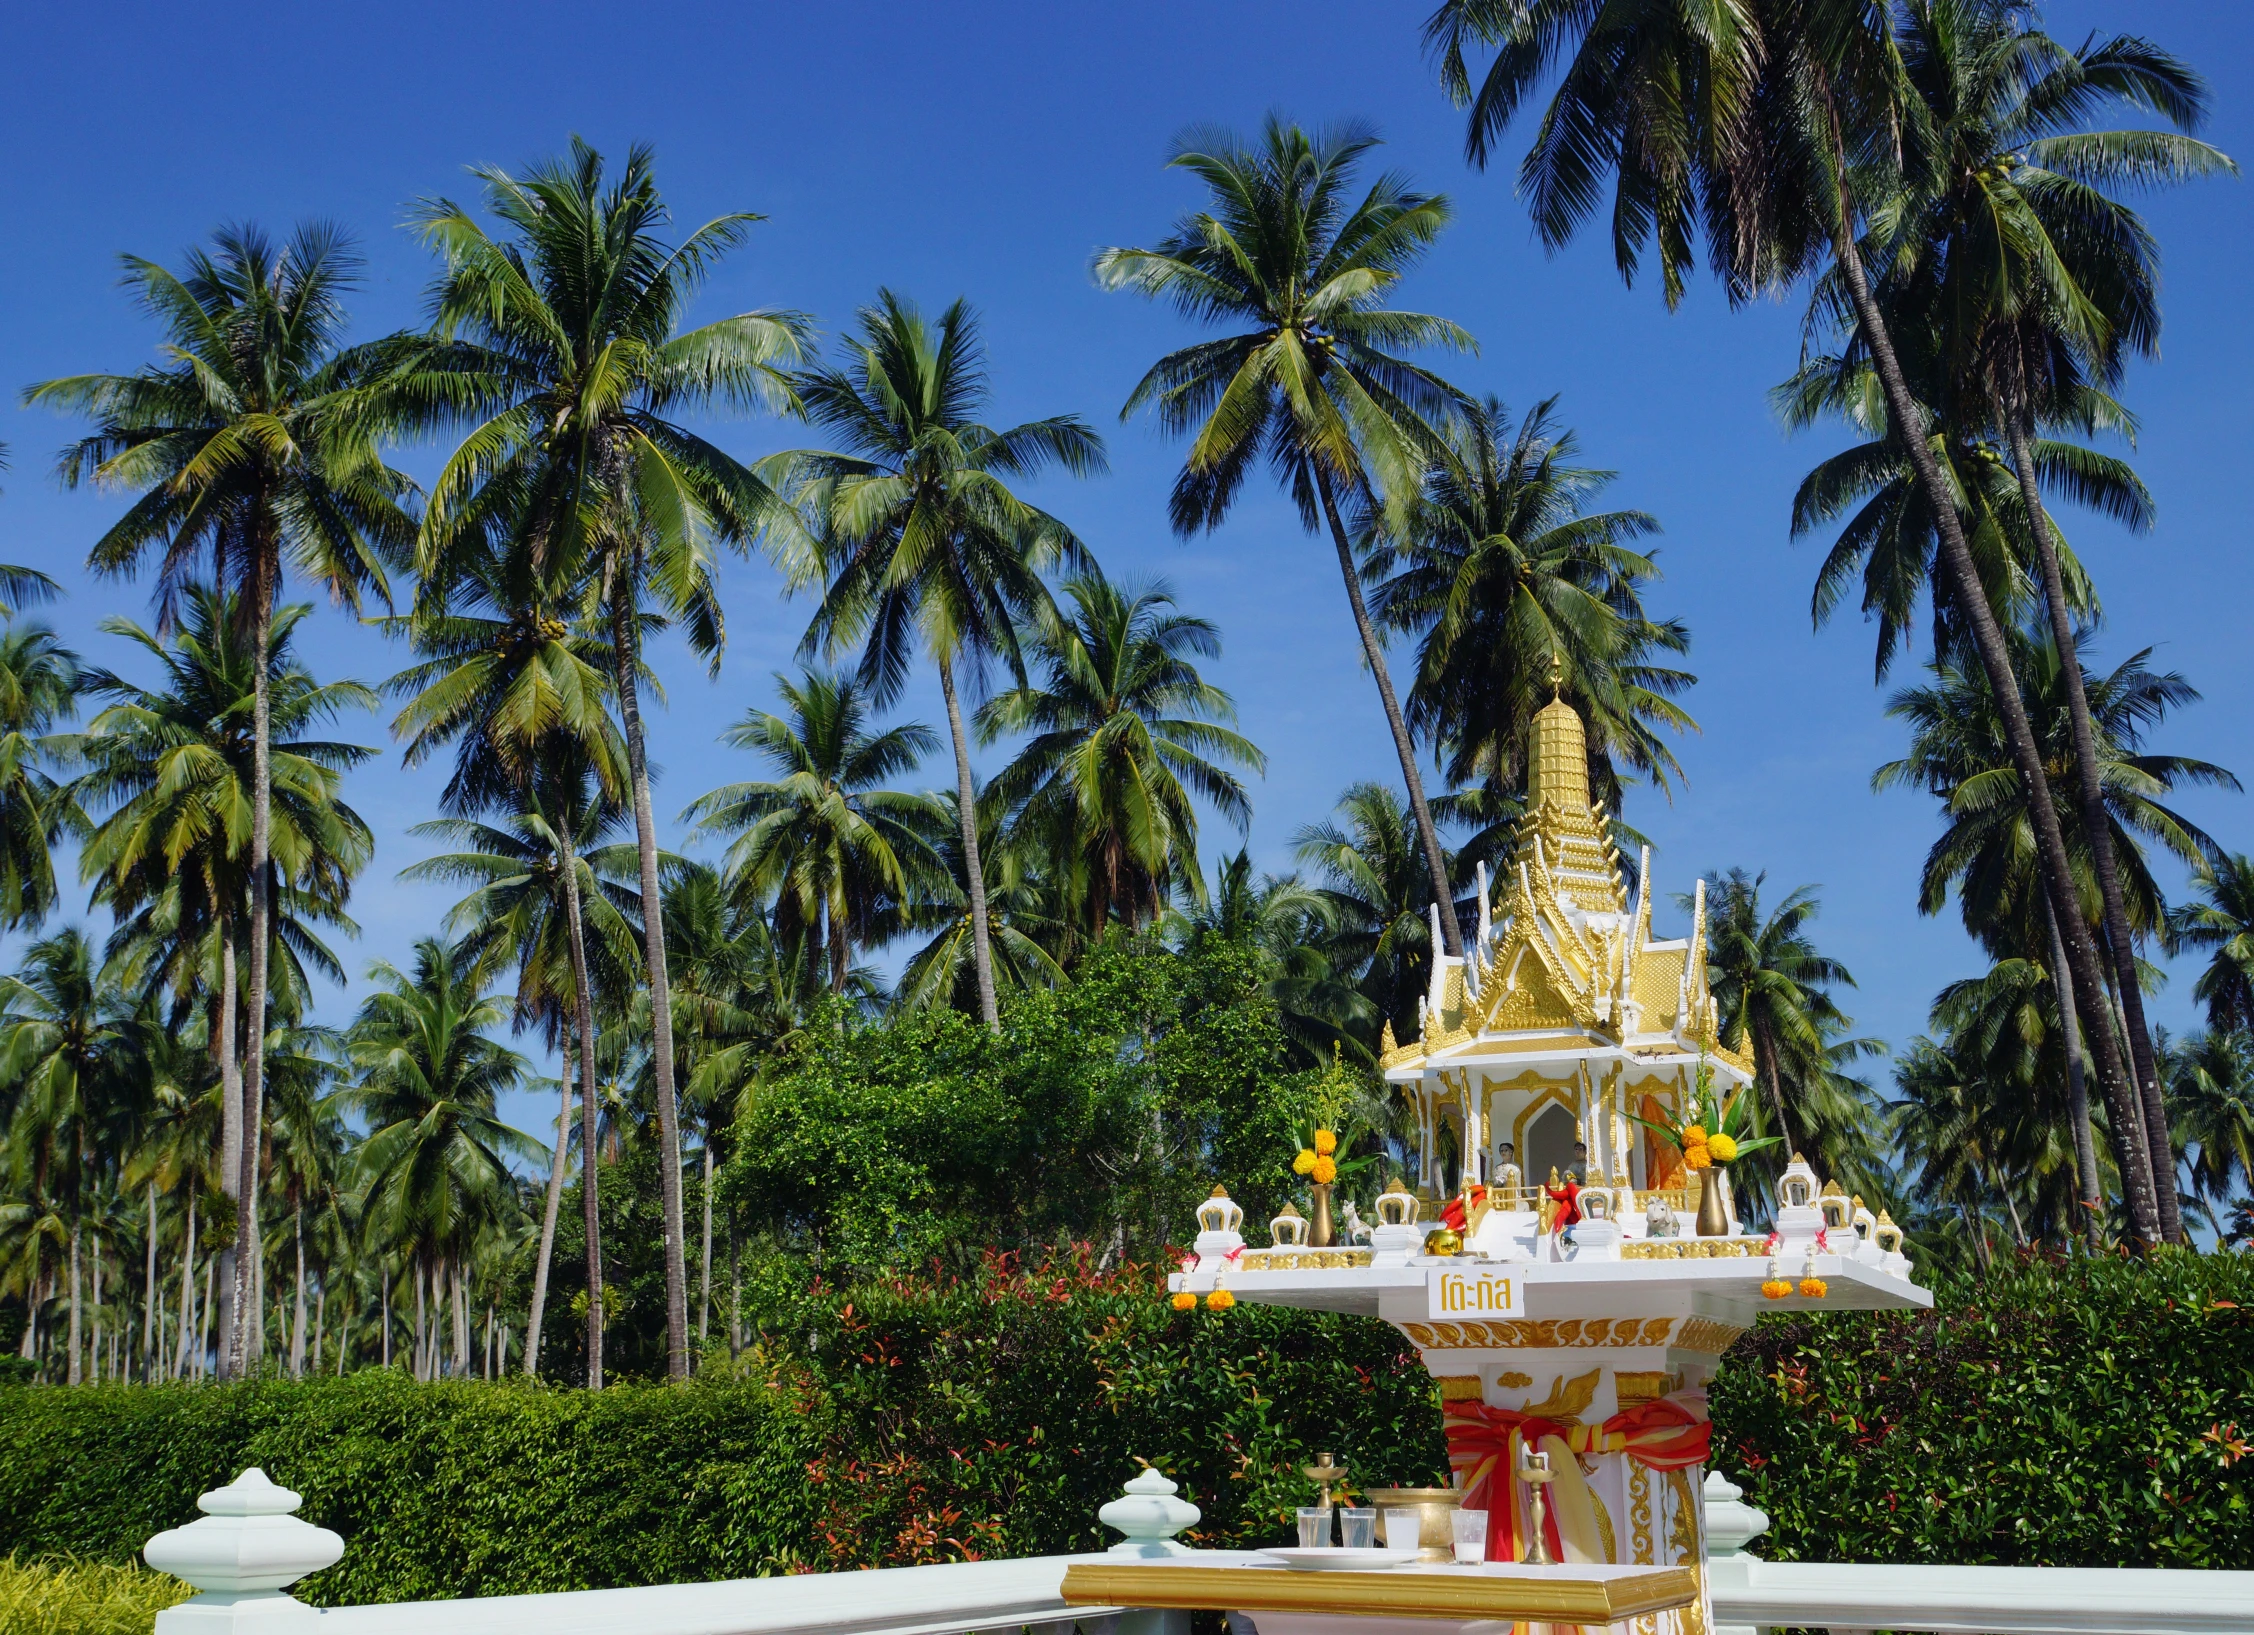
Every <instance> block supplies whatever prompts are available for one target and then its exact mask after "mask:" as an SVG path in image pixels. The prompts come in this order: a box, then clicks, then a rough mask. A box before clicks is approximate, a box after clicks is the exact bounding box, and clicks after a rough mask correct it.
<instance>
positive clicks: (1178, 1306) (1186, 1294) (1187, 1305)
mask: <svg viewBox="0 0 2254 1635" xmlns="http://www.w3.org/2000/svg"><path fill="white" fill-rule="evenodd" d="M1196 1305H1197V1296H1196V1295H1194V1294H1192V1293H1190V1291H1189V1290H1187V1289H1184V1290H1183V1291H1182V1292H1181V1293H1180V1294H1177V1295H1176V1296H1175V1297H1174V1309H1175V1310H1176V1311H1189V1310H1192V1309H1193V1308H1195V1307H1196Z"/></svg>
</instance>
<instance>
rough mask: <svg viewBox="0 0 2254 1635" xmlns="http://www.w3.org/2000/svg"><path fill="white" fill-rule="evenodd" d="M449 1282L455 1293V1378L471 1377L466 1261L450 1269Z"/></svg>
mask: <svg viewBox="0 0 2254 1635" xmlns="http://www.w3.org/2000/svg"><path fill="white" fill-rule="evenodd" d="M448 1270H449V1272H450V1274H451V1275H450V1276H449V1277H448V1279H447V1281H448V1282H449V1283H450V1284H451V1285H452V1287H453V1292H454V1377H455V1378H456V1379H468V1378H469V1377H470V1268H469V1263H468V1262H467V1261H466V1260H463V1261H456V1262H455V1263H454V1265H453V1266H452V1267H450V1268H449V1269H448Z"/></svg>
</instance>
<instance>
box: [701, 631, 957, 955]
mask: <svg viewBox="0 0 2254 1635" xmlns="http://www.w3.org/2000/svg"><path fill="white" fill-rule="evenodd" d="M775 687H776V690H777V691H778V692H780V693H781V694H782V697H783V703H784V707H785V708H786V709H787V710H788V712H789V713H788V715H787V716H785V715H772V714H769V713H768V712H767V711H765V710H752V711H750V712H749V713H747V714H746V715H745V716H744V718H743V720H741V721H740V722H738V723H737V724H736V725H735V726H733V727H731V728H729V729H728V731H727V733H726V734H725V735H724V737H723V739H722V742H724V743H726V744H728V745H729V746H730V747H731V748H735V749H748V750H751V751H752V752H753V753H755V754H757V755H759V756H760V757H761V758H762V759H764V760H765V761H766V762H767V763H768V765H769V766H771V767H773V768H774V770H775V771H776V773H777V774H778V776H777V777H776V778H774V779H773V780H771V781H765V782H758V783H733V784H726V785H723V786H722V787H721V788H718V789H715V790H713V791H712V792H711V793H710V794H708V795H704V796H702V797H700V798H699V799H698V800H696V801H695V802H694V803H693V804H691V805H690V807H689V808H688V810H687V811H685V812H683V813H682V814H681V816H682V819H683V821H685V822H692V823H694V824H696V826H697V827H698V828H699V829H700V830H702V831H703V832H705V833H707V834H715V835H723V836H728V837H730V839H729V846H728V854H727V868H728V872H729V875H730V877H731V880H732V882H733V884H734V886H735V888H736V889H737V890H738V891H741V892H743V893H746V894H748V895H749V897H750V898H751V899H752V900H754V901H757V902H762V903H772V904H773V905H774V915H775V929H776V931H777V933H778V934H779V935H781V936H783V937H784V938H786V939H790V940H794V941H803V942H804V943H806V945H807V946H808V947H809V949H811V950H815V951H818V953H819V954H820V956H821V957H822V958H824V959H825V960H826V961H827V963H828V966H829V974H830V991H831V992H833V993H843V992H844V991H845V986H846V979H847V977H848V976H849V974H850V973H851V971H852V968H853V951H854V949H855V947H856V946H857V945H860V946H866V945H868V944H869V943H870V942H871V941H872V940H875V939H877V938H878V937H879V935H880V933H882V932H883V931H885V930H888V929H892V928H895V927H896V924H897V920H898V915H899V912H900V905H901V904H902V903H904V902H905V901H906V899H907V898H908V896H909V894H910V891H911V882H910V877H911V876H912V875H916V874H919V873H926V872H929V871H931V870H934V869H937V868H939V867H940V866H941V865H940V861H939V856H938V853H937V852H936V851H935V850H934V849H933V846H934V842H935V840H936V838H937V834H938V831H939V828H940V826H941V825H942V824H943V823H944V822H945V820H946V814H945V813H943V812H942V811H941V810H940V808H939V806H938V804H937V803H936V802H935V801H934V800H933V799H932V798H931V797H930V796H928V795H919V794H910V793H907V792H905V791H901V790H896V789H892V788H888V787H886V786H887V785H888V784H889V783H890V782H891V781H892V780H894V779H896V778H899V777H901V776H903V775H904V774H906V773H909V772H913V771H914V770H915V768H916V763H917V762H919V761H920V760H922V759H923V757H924V756H926V755H928V754H930V753H931V752H932V750H934V749H936V748H937V747H938V745H939V739H938V736H937V735H936V734H935V733H933V732H932V730H931V729H930V728H929V727H926V726H924V725H923V724H922V723H921V722H917V721H909V722H904V723H902V724H900V725H898V726H894V727H887V728H885V729H884V730H882V731H875V730H872V725H871V723H870V720H869V716H870V700H869V692H868V689H866V688H864V687H863V686H862V685H861V684H860V683H859V682H857V681H855V680H853V679H852V678H851V677H847V676H838V675H832V674H830V673H828V672H825V671H808V672H805V673H804V674H802V675H801V676H800V677H799V678H798V679H797V680H793V679H791V678H790V677H789V676H785V675H781V674H778V675H777V676H776V677H775Z"/></svg>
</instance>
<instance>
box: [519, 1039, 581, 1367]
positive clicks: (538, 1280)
mask: <svg viewBox="0 0 2254 1635" xmlns="http://www.w3.org/2000/svg"><path fill="white" fill-rule="evenodd" d="M573 1056H574V1052H573V1051H572V1048H571V1044H570V1042H569V1041H568V1040H567V1041H566V1042H565V1044H564V1051H563V1078H562V1079H561V1080H560V1081H559V1082H558V1083H557V1085H556V1091H557V1095H556V1153H555V1160H554V1162H553V1163H551V1164H549V1166H548V1201H547V1203H546V1204H545V1205H544V1206H543V1207H542V1209H541V1211H540V1258H539V1260H537V1261H536V1262H534V1263H533V1268H532V1313H531V1315H530V1317H529V1318H527V1320H526V1323H525V1330H524V1372H525V1377H526V1378H527V1379H534V1378H537V1377H538V1376H539V1373H540V1324H541V1322H542V1321H543V1320H544V1319H545V1318H546V1316H547V1311H548V1262H549V1260H550V1258H551V1257H552V1256H553V1255H554V1254H555V1251H556V1214H557V1211H558V1210H559V1209H560V1208H561V1207H562V1204H563V1178H564V1154H565V1153H567V1152H569V1151H570V1150H571V1070H572V1064H573Z"/></svg>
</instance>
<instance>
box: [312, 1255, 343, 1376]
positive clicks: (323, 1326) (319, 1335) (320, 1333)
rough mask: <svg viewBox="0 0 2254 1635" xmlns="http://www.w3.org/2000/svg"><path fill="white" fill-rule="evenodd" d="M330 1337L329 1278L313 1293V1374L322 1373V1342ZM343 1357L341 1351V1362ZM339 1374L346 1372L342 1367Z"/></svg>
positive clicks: (322, 1281) (339, 1355)
mask: <svg viewBox="0 0 2254 1635" xmlns="http://www.w3.org/2000/svg"><path fill="white" fill-rule="evenodd" d="M328 1337H329V1283H328V1279H327V1278H323V1279H322V1280H321V1286H320V1288H318V1289H316V1290H315V1291H314V1292H313V1372H314V1373H316V1374H318V1373H320V1372H321V1342H322V1341H323V1340H326V1339H327V1338H328ZM342 1356H343V1353H342V1352H341V1350H340V1352H339V1353H338V1357H339V1360H340V1361H341V1360H342ZM337 1372H338V1373H340V1374H341V1373H343V1372H344V1370H343V1369H342V1368H341V1367H340V1368H339V1369H338V1370H337Z"/></svg>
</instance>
